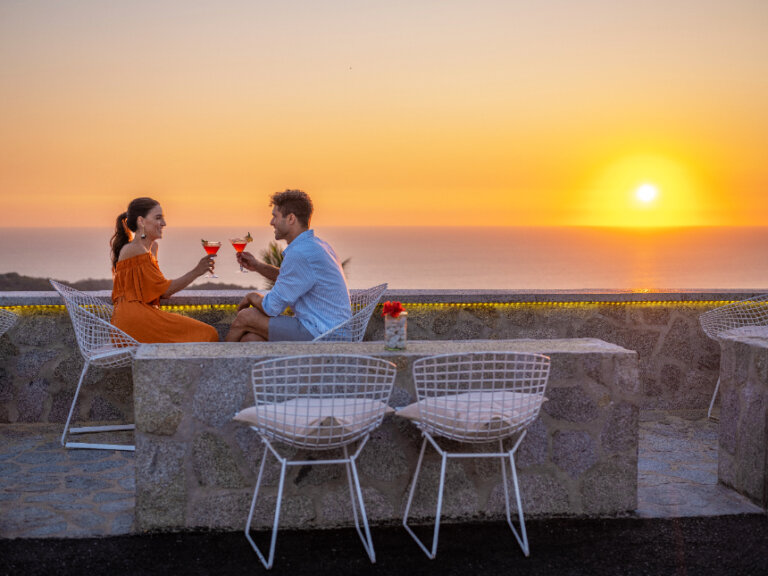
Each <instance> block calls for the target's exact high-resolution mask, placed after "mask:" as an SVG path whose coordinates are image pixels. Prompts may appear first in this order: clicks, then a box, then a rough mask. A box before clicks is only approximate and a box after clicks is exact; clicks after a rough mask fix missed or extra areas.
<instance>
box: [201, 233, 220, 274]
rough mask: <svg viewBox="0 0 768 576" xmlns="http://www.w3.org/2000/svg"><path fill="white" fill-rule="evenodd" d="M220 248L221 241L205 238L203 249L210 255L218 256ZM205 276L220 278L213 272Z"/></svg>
mask: <svg viewBox="0 0 768 576" xmlns="http://www.w3.org/2000/svg"><path fill="white" fill-rule="evenodd" d="M219 248H221V242H210V241H208V240H203V250H205V253H206V254H208V255H210V256H211V257H213V258H215V257H216V252H218V251H219ZM203 278H218V276H216V274H213V273H211V272H208V274H206V275H205V276H203Z"/></svg>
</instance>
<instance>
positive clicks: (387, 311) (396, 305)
mask: <svg viewBox="0 0 768 576" xmlns="http://www.w3.org/2000/svg"><path fill="white" fill-rule="evenodd" d="M401 312H405V308H403V305H402V304H400V302H390V301H389V300H387V301H386V302H384V304H382V306H381V315H382V316H392V318H397V317H398V316H400V313H401Z"/></svg>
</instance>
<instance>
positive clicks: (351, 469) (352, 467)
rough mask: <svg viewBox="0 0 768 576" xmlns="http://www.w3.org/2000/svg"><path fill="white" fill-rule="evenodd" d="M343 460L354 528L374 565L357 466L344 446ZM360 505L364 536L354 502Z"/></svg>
mask: <svg viewBox="0 0 768 576" xmlns="http://www.w3.org/2000/svg"><path fill="white" fill-rule="evenodd" d="M344 458H345V459H346V460H347V462H346V469H347V481H348V482H349V495H350V498H351V500H352V514H354V517H355V528H356V529H357V534H358V536H360V540H361V541H362V543H363V548H365V551H366V553H367V554H368V558H370V560H371V564H375V563H376V551H375V550H374V549H373V538H372V537H371V529H370V527H369V525H368V517H367V515H366V513H365V502H363V491H362V489H361V488H360V477H359V476H358V474H357V465H356V464H355V456H352V458H350V457H349V453H348V451H347V447H346V446H344ZM356 499H357V501H358V502H359V503H360V511H359V515H360V516H362V520H363V527H364V528H365V534H363V531H362V530H361V529H360V520H359V519H358V508H357V504H356V503H355V500H356Z"/></svg>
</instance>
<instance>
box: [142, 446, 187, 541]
mask: <svg viewBox="0 0 768 576" xmlns="http://www.w3.org/2000/svg"><path fill="white" fill-rule="evenodd" d="M187 451H188V446H187V445H186V444H185V443H181V442H167V441H165V442H163V441H155V440H152V439H150V438H149V437H146V436H143V435H141V434H137V435H136V525H137V527H138V528H139V529H140V530H147V529H151V528H154V527H159V526H165V527H168V528H172V527H182V526H184V525H185V518H186V504H187V479H186V474H185V468H186V466H185V455H186V453H187Z"/></svg>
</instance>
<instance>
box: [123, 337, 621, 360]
mask: <svg viewBox="0 0 768 576" xmlns="http://www.w3.org/2000/svg"><path fill="white" fill-rule="evenodd" d="M486 351H504V352H506V351H512V352H535V353H538V354H556V353H568V354H594V353H601V352H602V353H609V354H615V353H621V352H624V353H633V354H634V352H631V351H630V350H627V349H625V348H622V347H621V346H617V345H616V344H611V343H609V342H604V341H603V340H598V339H597V338H560V339H552V340H533V339H519V340H409V341H408V347H407V348H406V349H405V350H398V351H390V350H385V349H384V345H383V342H380V341H377V342H354V343H353V342H263V343H254V342H250V343H244V342H243V343H240V342H238V343H221V342H220V343H190V344H142V345H141V346H140V347H139V350H138V352H137V354H136V359H137V360H158V359H168V360H171V359H172V360H182V359H190V358H205V359H213V358H243V357H248V358H256V357H266V356H298V355H302V354H331V353H336V354H361V355H366V356H376V357H379V358H387V357H392V358H395V357H402V356H428V355H432V354H448V353H452V352H486Z"/></svg>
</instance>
